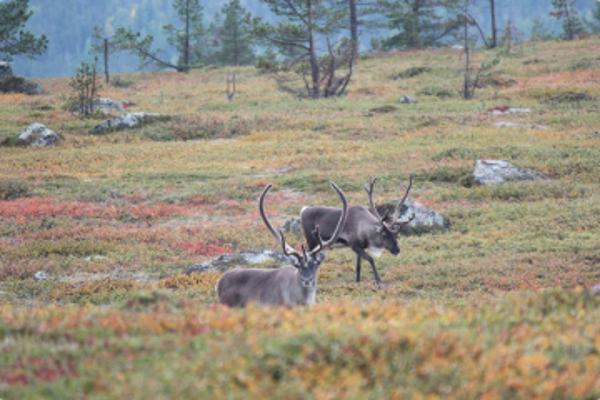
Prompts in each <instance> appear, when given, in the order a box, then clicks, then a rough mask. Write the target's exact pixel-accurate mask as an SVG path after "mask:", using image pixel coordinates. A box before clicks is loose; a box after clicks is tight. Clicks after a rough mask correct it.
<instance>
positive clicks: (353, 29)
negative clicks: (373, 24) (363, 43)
mask: <svg viewBox="0 0 600 400" xmlns="http://www.w3.org/2000/svg"><path fill="white" fill-rule="evenodd" d="M350 39H352V52H353V54H355V55H356V54H358V15H357V13H356V0H350Z"/></svg>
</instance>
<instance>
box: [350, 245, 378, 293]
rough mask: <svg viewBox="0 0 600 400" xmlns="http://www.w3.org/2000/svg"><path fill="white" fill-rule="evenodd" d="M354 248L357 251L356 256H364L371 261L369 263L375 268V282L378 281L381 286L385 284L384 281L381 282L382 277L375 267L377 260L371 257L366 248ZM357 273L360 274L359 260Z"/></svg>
mask: <svg viewBox="0 0 600 400" xmlns="http://www.w3.org/2000/svg"><path fill="white" fill-rule="evenodd" d="M352 250H354V252H355V253H356V257H357V258H360V257H362V258H364V259H365V260H367V261H368V262H369V264H371V268H372V269H373V276H374V277H375V282H376V283H377V286H379V287H380V288H381V286H383V282H381V278H380V277H379V274H378V273H377V269H375V261H374V260H373V257H371V256H370V255H369V254H368V253H367V252H366V251H365V250H364V249H361V248H355V247H353V248H352ZM356 265H357V275H358V265H359V264H358V262H357V264H356Z"/></svg>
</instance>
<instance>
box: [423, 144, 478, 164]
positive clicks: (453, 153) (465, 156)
mask: <svg viewBox="0 0 600 400" xmlns="http://www.w3.org/2000/svg"><path fill="white" fill-rule="evenodd" d="M475 157H476V154H475V151H474V150H472V149H466V148H464V147H453V148H451V149H448V150H444V151H442V152H439V153H438V154H435V155H434V156H432V157H431V160H433V161H442V160H445V159H448V158H451V159H460V160H472V159H475Z"/></svg>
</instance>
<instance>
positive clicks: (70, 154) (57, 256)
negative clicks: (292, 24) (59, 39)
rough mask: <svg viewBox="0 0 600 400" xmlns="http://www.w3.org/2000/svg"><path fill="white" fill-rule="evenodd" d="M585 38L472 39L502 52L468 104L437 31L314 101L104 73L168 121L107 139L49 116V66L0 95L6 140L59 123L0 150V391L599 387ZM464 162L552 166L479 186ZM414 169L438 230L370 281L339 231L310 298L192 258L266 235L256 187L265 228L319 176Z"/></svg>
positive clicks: (58, 83) (235, 392)
mask: <svg viewBox="0 0 600 400" xmlns="http://www.w3.org/2000/svg"><path fill="white" fill-rule="evenodd" d="M599 47H600V44H599V42H598V38H597V37H593V38H590V39H587V40H581V41H575V42H543V43H524V44H522V45H519V46H517V47H516V48H513V49H512V50H511V53H510V54H506V53H505V52H504V49H498V50H496V51H494V52H491V51H485V50H481V49H479V50H477V51H476V54H475V55H474V62H475V63H476V64H478V63H482V62H489V61H490V60H492V59H493V58H494V57H499V58H500V60H501V61H500V63H499V64H498V65H497V66H496V67H495V68H494V69H493V73H492V75H491V76H489V77H486V78H485V79H482V86H483V87H481V88H479V89H478V90H477V92H476V95H475V99H473V100H470V101H464V100H462V99H460V97H459V96H458V92H459V90H460V88H461V84H462V83H461V82H462V75H461V72H460V70H461V65H462V58H461V53H460V52H457V51H456V50H452V49H439V50H429V51H420V52H406V53H395V54H382V55H379V56H378V55H372V56H368V57H363V59H361V60H360V61H359V62H358V64H357V67H356V72H355V75H354V78H353V81H352V83H351V85H350V87H349V93H348V94H347V96H345V97H342V98H338V99H330V100H327V99H323V100H316V101H307V100H296V99H294V98H293V97H291V95H289V94H287V93H284V92H281V91H279V90H278V89H277V86H276V84H275V83H274V81H273V80H272V79H271V78H270V77H268V76H265V75H260V74H259V73H258V72H257V71H256V70H255V69H254V68H237V69H233V68H231V69H217V68H208V69H203V70H195V71H192V72H191V73H189V74H178V73H167V72H162V73H142V74H131V75H120V76H119V77H118V78H119V82H120V83H119V85H118V86H113V85H110V86H107V87H104V88H102V90H101V95H102V96H103V97H110V98H113V99H118V100H129V101H132V102H133V103H135V104H136V106H135V107H134V108H133V110H135V111H139V110H142V111H148V112H158V113H164V114H168V115H170V116H174V118H172V119H171V120H169V121H163V122H158V123H155V124H149V125H145V126H143V127H142V128H139V129H132V130H129V131H125V132H114V133H109V134H106V135H101V136H92V135H90V134H89V131H90V130H91V129H92V128H93V127H94V126H95V125H97V124H98V123H100V122H102V120H99V119H97V120H77V119H76V118H75V117H74V116H73V115H72V114H70V113H69V112H67V111H64V110H63V109H62V108H61V106H62V104H63V103H64V99H65V96H66V95H67V94H68V92H69V87H68V79H67V78H61V79H58V78H54V79H39V80H38V81H39V82H40V84H41V85H42V86H43V87H44V88H45V89H46V91H47V92H48V94H47V95H43V96H26V95H15V94H12V95H0V119H1V120H2V121H3V123H2V125H0V142H4V143H9V142H10V140H8V141H6V139H10V138H14V137H15V136H16V135H17V133H18V132H20V131H21V130H22V129H24V128H25V127H27V126H28V125H29V124H31V123H32V122H35V121H37V122H40V123H43V124H44V125H46V126H47V127H49V128H51V129H53V130H55V131H57V132H59V133H61V134H62V135H63V136H65V138H66V140H65V142H64V143H62V144H60V145H59V146H57V147H48V148H22V147H11V146H0V195H1V196H2V197H0V299H1V301H2V305H1V306H0V340H1V341H2V342H3V343H4V347H3V348H4V351H3V355H2V361H1V362H0V397H2V398H32V399H33V398H44V399H48V398H56V399H64V398H126V397H130V398H149V397H162V398H167V397H170V398H192V397H194V398H195V397H198V394H204V395H206V396H207V397H206V398H225V397H227V398H249V397H250V398H254V397H259V396H263V397H264V396H265V395H267V396H274V397H282V396H283V395H286V397H289V398H307V397H308V398H319V399H320V398H336V399H337V398H401V397H409V398H419V397H428V396H431V397H432V398H436V397H452V398H484V397H485V398H548V397H554V398H597V397H600V377H599V375H598V371H599V370H600V326H599V325H598V324H597V321H598V320H599V319H600V311H599V310H600V308H599V307H598V305H599V304H600V300H599V299H597V298H595V297H594V296H590V295H589V294H588V293H587V292H585V290H584V288H587V287H590V286H592V285H594V284H596V283H598V282H600V268H599V267H600V265H599V263H600V257H599V254H598V243H600V201H599V200H600V192H599V188H600V163H599V162H598V160H600V145H599V142H598V141H599V140H600V136H598V134H597V133H595V132H597V131H598V129H599V127H600V117H599V115H600V114H599V113H598V106H599V100H598V96H600V89H599V88H600V86H599V85H598V83H599V81H600V75H599V72H598V71H599V68H598V67H599V63H600V58H598V57H597V56H596V54H598V48H599ZM417 67H425V68H417ZM232 72H235V73H236V76H237V78H238V87H237V93H236V95H235V97H234V98H233V101H231V102H229V101H228V100H227V97H226V93H225V89H226V87H225V78H226V76H227V75H228V74H231V73H232ZM574 93H580V94H581V93H585V94H587V95H588V96H589V97H590V99H588V100H579V101H577V100H574V99H576V98H577V96H575V95H574ZM400 95H412V96H415V97H416V98H417V100H418V103H417V104H398V103H397V99H398V97H399V96H400ZM494 107H515V108H517V107H518V108H529V109H531V112H529V113H515V114H508V113H505V114H495V113H492V112H490V109H492V108H494ZM498 122H514V123H520V124H524V126H523V127H522V128H518V129H515V128H498V127H496V126H495V125H496V124H497V123H498ZM478 159H503V160H506V161H509V162H511V163H513V164H515V165H517V166H519V167H522V168H529V169H533V170H536V171H539V172H542V173H544V174H547V175H549V176H550V177H551V178H552V179H550V180H546V181H539V182H509V183H504V184H501V185H474V184H473V180H472V174H473V165H474V163H475V160H478ZM410 175H412V176H413V177H414V184H413V189H412V192H411V196H410V197H411V198H414V199H416V200H418V201H420V202H422V203H423V204H425V205H427V206H429V207H431V208H432V209H434V210H436V211H438V212H440V213H441V214H442V215H443V216H444V217H445V218H446V219H447V220H448V222H449V227H448V229H445V230H437V231H434V232H430V233H423V234H419V235H410V236H402V237H401V240H400V245H401V247H402V253H401V254H400V255H398V256H397V257H394V256H392V255H390V254H389V253H387V252H385V253H383V254H382V256H381V257H380V258H379V259H378V260H377V261H376V262H377V268H378V271H379V273H380V275H381V278H382V280H383V282H384V283H385V286H384V287H383V288H382V289H378V288H377V286H376V285H375V284H374V283H373V280H372V279H373V278H372V273H371V271H370V268H368V267H365V265H363V281H362V282H360V283H356V282H354V279H355V272H354V255H353V253H352V252H351V251H350V250H348V249H341V250H331V251H328V252H327V257H326V259H325V262H324V264H323V265H322V267H321V270H320V274H319V286H318V291H317V306H315V307H314V308H297V309H260V308H249V309H242V310H237V309H229V308H226V307H223V306H220V305H216V304H215V302H216V296H215V292H214V286H215V283H216V281H217V279H218V278H219V276H220V274H219V273H218V272H207V273H203V274H192V275H189V276H188V275H185V274H184V271H185V270H186V269H187V268H188V267H189V266H190V265H192V264H193V263H198V262H202V261H206V260H209V259H210V258H212V257H214V256H216V255H219V254H223V253H229V252H239V251H243V250H257V249H277V244H276V243H275V241H274V240H273V238H272V237H271V236H270V235H269V233H268V231H267V230H266V229H265V228H264V225H263V223H262V221H261V219H260V216H259V213H258V205H257V198H258V196H259V195H260V193H261V191H262V190H263V188H264V187H265V185H266V184H267V183H274V184H275V188H274V190H273V191H272V192H273V193H271V194H270V195H269V197H268V199H267V210H268V214H269V215H270V216H271V219H272V220H273V222H274V223H277V224H280V223H283V222H284V221H286V220H287V219H289V218H290V217H294V216H297V215H298V212H299V210H300V208H301V207H302V206H304V205H306V204H327V205H334V206H335V205H337V204H338V203H339V200H338V199H337V196H335V194H334V193H333V192H332V191H331V189H330V188H329V182H330V181H333V182H336V183H337V184H338V185H339V186H340V187H341V188H342V189H343V190H344V192H345V193H346V195H347V197H348V199H349V201H350V202H351V203H352V204H362V205H366V204H367V196H366V195H365V193H364V190H363V185H364V184H365V183H366V182H367V181H368V179H369V177H371V176H378V177H379V178H380V183H379V184H378V186H377V188H376V195H375V197H376V200H377V201H378V202H383V201H388V200H391V199H396V198H398V197H399V196H400V195H401V194H402V193H403V188H402V185H404V184H406V183H407V181H408V179H409V176H410ZM288 240H289V242H290V243H292V244H294V245H296V246H297V247H299V245H300V244H301V243H302V239H301V238H300V237H299V236H296V235H289V237H288ZM269 266H273V265H272V264H270V265H269ZM40 271H43V272H44V273H45V274H46V275H47V279H45V280H40V281H38V280H36V279H34V276H35V274H36V273H37V272H40Z"/></svg>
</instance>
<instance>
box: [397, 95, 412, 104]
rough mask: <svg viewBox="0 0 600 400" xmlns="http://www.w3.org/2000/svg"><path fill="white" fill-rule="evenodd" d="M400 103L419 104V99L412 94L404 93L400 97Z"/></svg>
mask: <svg viewBox="0 0 600 400" xmlns="http://www.w3.org/2000/svg"><path fill="white" fill-rule="evenodd" d="M398 103H400V104H417V100H416V99H415V98H414V97H412V96H406V95H402V96H400V97H399V98H398Z"/></svg>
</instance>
